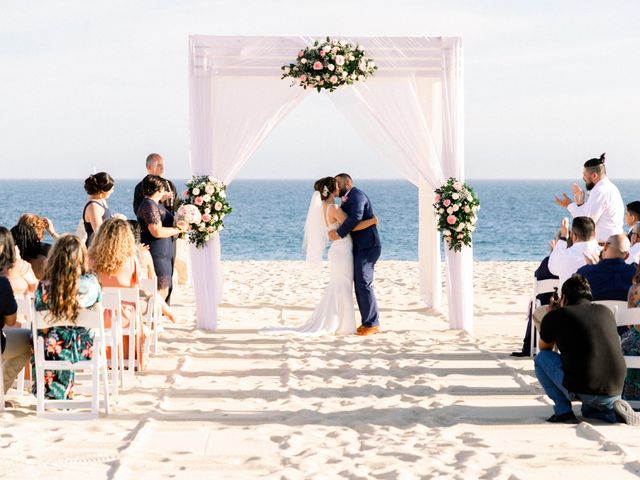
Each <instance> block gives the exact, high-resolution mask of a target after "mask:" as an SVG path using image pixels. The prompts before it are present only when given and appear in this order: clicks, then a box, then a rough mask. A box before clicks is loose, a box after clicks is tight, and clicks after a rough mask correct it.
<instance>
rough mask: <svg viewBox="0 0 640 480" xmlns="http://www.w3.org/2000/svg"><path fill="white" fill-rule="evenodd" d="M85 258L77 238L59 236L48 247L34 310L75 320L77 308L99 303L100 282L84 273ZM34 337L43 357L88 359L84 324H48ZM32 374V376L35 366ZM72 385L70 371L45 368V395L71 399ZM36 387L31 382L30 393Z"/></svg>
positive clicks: (90, 341) (87, 332)
mask: <svg viewBox="0 0 640 480" xmlns="http://www.w3.org/2000/svg"><path fill="white" fill-rule="evenodd" d="M87 260H88V256H87V249H86V247H85V245H84V243H83V242H82V241H81V240H80V239H79V238H78V237H76V236H75V235H63V236H61V237H60V238H59V239H58V241H57V242H56V243H55V245H54V246H53V248H52V249H51V252H50V254H49V258H48V259H47V266H46V269H45V272H44V277H43V279H42V281H41V282H40V283H39V284H38V288H37V289H36V292H35V307H36V310H38V311H41V310H48V311H49V312H50V314H51V316H52V317H53V318H54V319H68V320H72V321H75V320H76V319H77V318H78V313H79V312H80V310H82V309H85V308H90V307H92V306H93V305H94V304H95V303H96V302H99V301H100V300H101V298H102V296H101V293H100V284H99V283H98V279H97V278H96V277H95V276H94V275H90V274H89V273H88V272H89V266H88V261H87ZM53 323H55V320H54V322H53ZM38 336H39V337H43V338H44V343H45V352H44V356H45V359H47V360H66V361H70V362H72V363H75V362H78V361H82V360H90V359H91V358H92V355H93V334H92V332H91V331H90V330H87V329H86V328H84V327H52V328H49V329H46V330H39V331H38ZM32 374H33V377H32V378H35V367H33V372H32ZM73 384H74V372H71V371H65V370H45V389H46V391H45V397H46V398H49V399H56V400H66V399H71V398H73ZM36 386H37V385H36V384H35V383H34V385H33V393H34V394H35V393H36Z"/></svg>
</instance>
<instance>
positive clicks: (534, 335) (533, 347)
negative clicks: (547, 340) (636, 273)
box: [529, 278, 560, 357]
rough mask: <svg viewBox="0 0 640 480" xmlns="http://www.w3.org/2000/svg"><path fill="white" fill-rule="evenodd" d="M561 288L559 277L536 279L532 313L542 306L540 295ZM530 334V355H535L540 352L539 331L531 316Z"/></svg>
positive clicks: (532, 298)
mask: <svg viewBox="0 0 640 480" xmlns="http://www.w3.org/2000/svg"><path fill="white" fill-rule="evenodd" d="M559 289H560V281H559V280H558V279H557V278H553V279H548V280H535V281H534V283H533V297H531V315H533V312H535V310H536V308H539V307H541V306H542V303H540V300H538V295H542V294H544V293H553V292H557V291H558V290H559ZM529 334H530V335H529V338H530V341H531V344H530V346H529V356H530V357H533V355H534V354H535V353H537V352H538V342H537V339H538V332H537V330H536V327H535V325H534V324H533V318H531V325H529Z"/></svg>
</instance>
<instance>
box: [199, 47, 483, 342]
mask: <svg viewBox="0 0 640 480" xmlns="http://www.w3.org/2000/svg"><path fill="white" fill-rule="evenodd" d="M340 38H341V39H344V40H347V41H349V42H351V43H354V44H361V45H363V46H364V48H365V50H366V51H367V53H368V54H369V55H370V56H371V57H372V58H373V59H374V60H375V61H376V64H377V65H378V71H377V72H376V75H375V77H374V78H371V79H369V80H367V81H366V82H365V83H361V84H355V85H353V86H351V87H343V88H340V89H338V90H337V91H336V92H334V93H330V94H328V96H329V98H330V99H331V100H332V101H333V102H334V103H335V105H336V106H337V108H338V109H339V111H340V112H341V113H342V114H343V115H344V116H345V117H346V118H347V119H348V120H349V121H350V123H351V124H352V125H353V127H354V129H355V130H356V131H357V132H358V133H359V134H360V135H361V136H362V137H363V138H364V139H365V141H367V142H368V143H370V144H371V145H372V146H373V147H374V148H375V149H377V150H378V151H379V152H380V153H381V154H382V155H383V156H384V157H386V158H388V159H389V160H390V161H392V162H393V163H395V164H396V165H397V166H398V168H399V169H400V171H402V172H403V173H404V175H405V176H406V178H407V179H408V180H409V181H410V182H412V183H413V184H414V185H416V186H418V188H419V218H420V220H419V222H420V230H419V256H420V292H421V295H422V298H423V301H424V302H425V304H426V305H427V306H429V307H434V308H438V307H439V306H440V303H441V291H442V279H441V275H440V270H441V268H440V237H439V234H438V232H437V229H436V223H435V217H434V214H433V209H432V206H431V204H432V203H433V198H434V192H433V191H434V189H435V188H437V187H439V186H440V185H441V184H442V183H444V181H445V180H446V179H447V178H448V177H456V178H458V179H461V180H464V161H463V160H464V131H463V124H464V120H463V104H464V98H463V81H462V80H463V75H462V73H463V72H462V40H461V39H460V38H459V37H340ZM314 40H315V38H312V37H306V36H305V37H300V36H286V37H277V36H276V37H266V36H238V37H233V36H232V37H229V36H201V35H196V36H191V37H190V41H189V47H190V50H189V54H190V57H189V79H190V140H191V144H190V164H191V170H192V174H194V175H213V176H215V177H218V178H220V179H222V180H223V181H224V182H226V183H230V182H231V181H232V180H233V179H234V177H235V175H236V174H237V172H238V171H239V170H240V169H241V168H242V166H243V165H244V164H245V163H246V162H247V160H249V158H250V157H251V155H252V154H253V153H254V152H255V151H256V149H257V148H258V147H259V146H260V144H261V143H262V142H263V140H264V139H265V138H266V137H267V135H268V134H269V133H270V132H271V130H272V129H273V128H275V127H276V126H277V125H278V123H279V122H280V121H281V120H282V119H283V118H284V117H285V116H286V115H287V113H289V112H290V111H291V109H293V108H294V107H295V106H296V105H297V104H298V103H299V102H300V100H301V99H302V98H303V95H305V94H307V93H313V94H317V93H316V92H315V91H313V92H310V91H305V90H303V89H301V88H292V87H290V82H288V81H286V80H281V79H280V75H281V71H280V67H281V66H282V65H285V64H288V63H290V62H291V61H292V59H294V58H295V57H296V54H297V52H298V51H299V50H300V49H301V48H304V47H306V46H308V45H311V44H312V43H313V41H314ZM301 228H302V226H301ZM191 252H192V261H193V279H194V288H195V293H196V301H197V304H198V310H197V315H198V326H199V327H200V328H203V329H207V330H214V329H215V328H216V322H217V305H218V304H219V303H220V300H221V298H222V285H223V275H222V264H221V262H220V240H219V238H218V237H216V238H215V240H212V241H210V242H209V245H208V246H207V247H205V248H204V249H200V250H198V249H195V248H194V247H192V249H191ZM445 252H446V275H447V298H448V304H449V323H450V326H451V328H456V329H464V330H467V331H471V330H472V329H473V285H472V275H473V272H472V268H473V262H472V250H471V248H465V249H463V251H462V252H461V253H454V252H450V251H449V250H448V249H445Z"/></svg>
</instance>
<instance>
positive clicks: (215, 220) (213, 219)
mask: <svg viewBox="0 0 640 480" xmlns="http://www.w3.org/2000/svg"><path fill="white" fill-rule="evenodd" d="M211 220H212V221H214V222H217V221H218V215H216V214H214V215H213V216H212V217H211Z"/></svg>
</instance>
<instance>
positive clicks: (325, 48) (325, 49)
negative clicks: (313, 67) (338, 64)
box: [322, 45, 331, 53]
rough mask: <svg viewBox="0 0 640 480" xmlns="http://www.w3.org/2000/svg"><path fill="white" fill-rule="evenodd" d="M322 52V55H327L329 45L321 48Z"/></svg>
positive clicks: (329, 48)
mask: <svg viewBox="0 0 640 480" xmlns="http://www.w3.org/2000/svg"><path fill="white" fill-rule="evenodd" d="M322 50H323V51H324V53H327V52H328V51H329V50H331V45H325V46H324V47H322Z"/></svg>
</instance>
